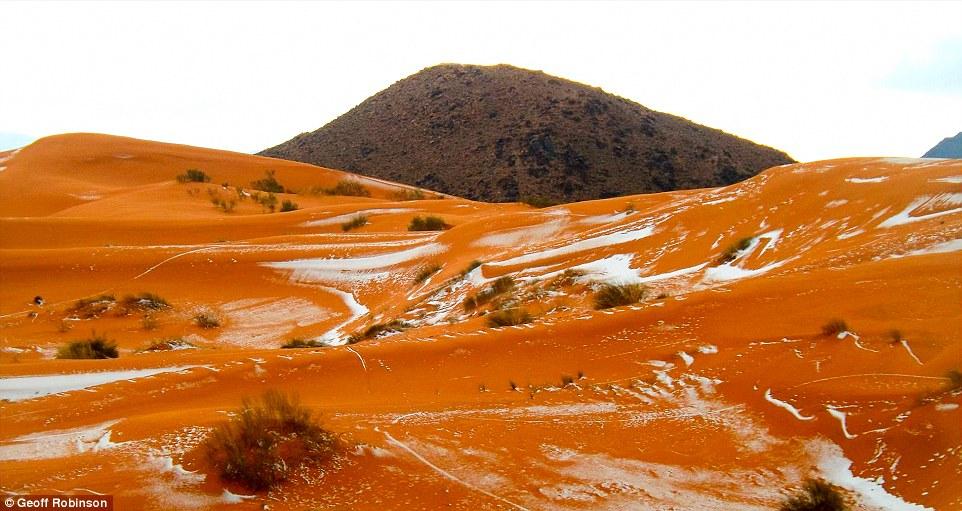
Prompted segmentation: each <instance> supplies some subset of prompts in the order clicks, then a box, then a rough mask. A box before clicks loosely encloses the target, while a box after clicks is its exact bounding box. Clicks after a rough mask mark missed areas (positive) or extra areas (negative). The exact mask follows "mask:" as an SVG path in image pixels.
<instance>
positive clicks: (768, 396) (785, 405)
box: [765, 389, 815, 421]
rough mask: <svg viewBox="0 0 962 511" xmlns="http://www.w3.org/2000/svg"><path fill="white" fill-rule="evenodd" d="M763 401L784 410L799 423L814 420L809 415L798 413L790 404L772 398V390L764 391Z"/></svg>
mask: <svg viewBox="0 0 962 511" xmlns="http://www.w3.org/2000/svg"><path fill="white" fill-rule="evenodd" d="M765 400H766V401H768V402H769V403H771V404H773V405H775V406H777V407H779V408H784V409H785V410H787V411H788V413H790V414H792V415H793V416H794V417H795V418H796V419H798V420H800V421H810V420H812V419H814V418H815V417H812V416H811V415H802V413H801V412H800V411H798V408H795V407H794V406H792V405H791V404H789V403H786V402H785V401H782V400H781V399H777V398H775V397H774V396H772V389H768V390H766V391H765Z"/></svg>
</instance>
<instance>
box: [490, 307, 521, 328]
mask: <svg viewBox="0 0 962 511" xmlns="http://www.w3.org/2000/svg"><path fill="white" fill-rule="evenodd" d="M531 319H532V318H531V314H529V313H528V311H526V310H524V309H523V308H521V307H515V308H513V309H504V310H499V311H496V312H492V313H491V314H488V326H490V327H499V326H515V325H522V324H524V323H530V322H531Z"/></svg>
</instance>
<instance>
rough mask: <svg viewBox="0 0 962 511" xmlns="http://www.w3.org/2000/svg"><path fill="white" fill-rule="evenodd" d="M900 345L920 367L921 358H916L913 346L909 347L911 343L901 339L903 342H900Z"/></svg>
mask: <svg viewBox="0 0 962 511" xmlns="http://www.w3.org/2000/svg"><path fill="white" fill-rule="evenodd" d="M899 344H901V345H902V347H903V348H905V351H907V352H909V355H910V356H911V357H912V359H913V360H915V361H916V362H918V364H919V365H922V361H921V360H919V357H916V356H915V352H913V351H912V348H911V346H909V341H907V340H905V339H901V340H900V341H899Z"/></svg>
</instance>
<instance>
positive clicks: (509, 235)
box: [472, 218, 568, 247]
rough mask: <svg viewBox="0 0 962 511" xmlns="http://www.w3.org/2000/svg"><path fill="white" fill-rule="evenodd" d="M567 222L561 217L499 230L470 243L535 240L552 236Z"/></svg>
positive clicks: (501, 244) (485, 244) (486, 244)
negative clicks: (538, 223) (542, 222)
mask: <svg viewBox="0 0 962 511" xmlns="http://www.w3.org/2000/svg"><path fill="white" fill-rule="evenodd" d="M567 223H568V222H567V220H565V219H563V218H562V219H558V220H552V221H550V222H546V223H544V224H540V225H529V226H525V227H518V228H515V229H509V230H505V231H499V232H496V233H494V234H488V235H487V236H484V237H482V238H480V239H477V240H475V241H474V243H472V245H475V246H479V247H511V246H517V245H521V244H524V243H531V242H537V241H541V240H544V239H548V238H550V237H551V236H554V235H555V234H557V233H558V232H560V231H561V230H562V229H563V228H564V226H565V225H566V224H567Z"/></svg>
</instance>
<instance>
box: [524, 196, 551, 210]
mask: <svg viewBox="0 0 962 511" xmlns="http://www.w3.org/2000/svg"><path fill="white" fill-rule="evenodd" d="M521 202H523V203H525V204H527V205H529V206H531V207H533V208H539V209H541V208H549V207H551V206H557V205H558V201H556V200H553V199H549V198H547V197H542V196H540V195H528V196H525V197H521Z"/></svg>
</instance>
